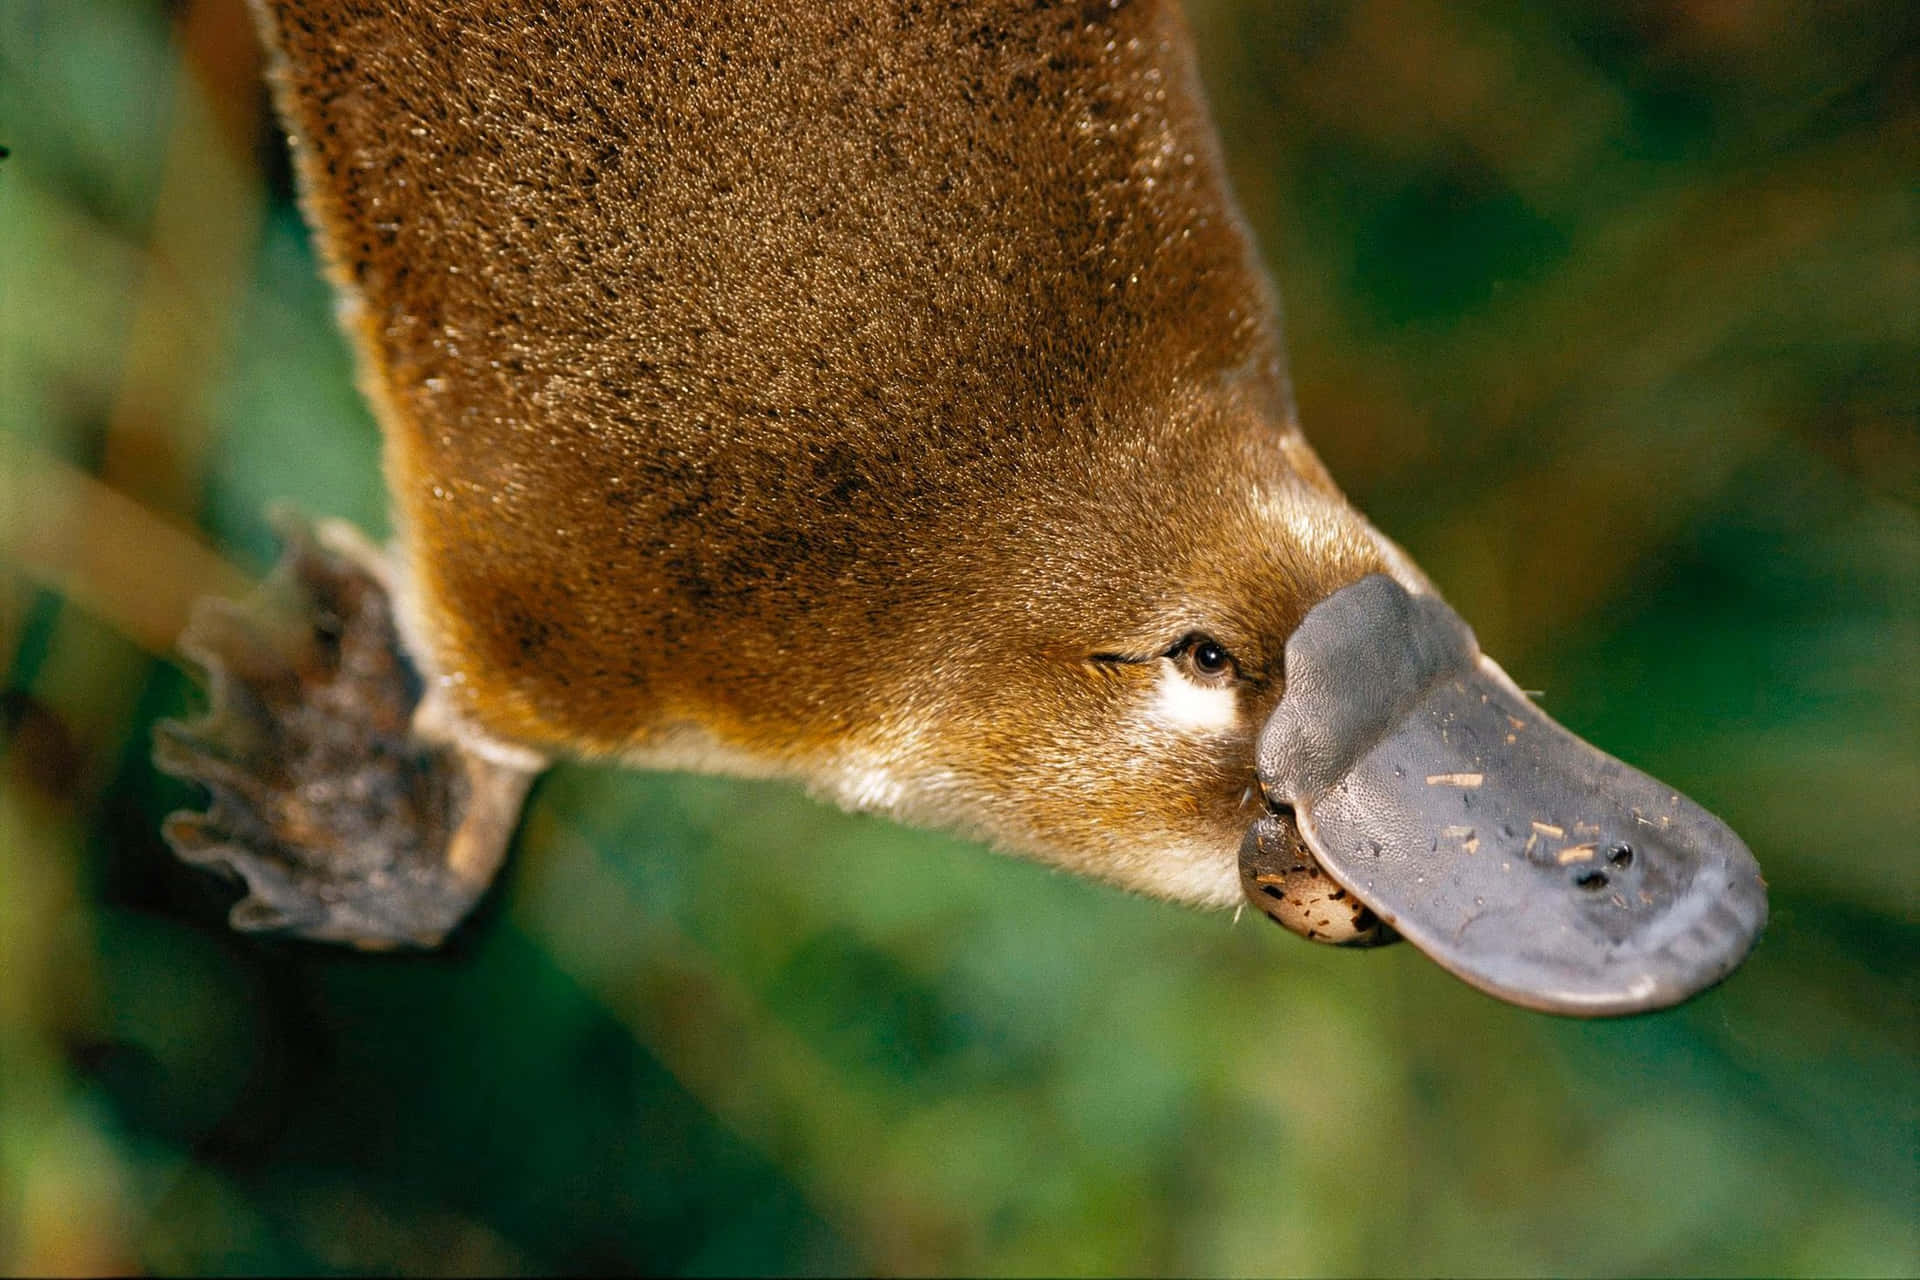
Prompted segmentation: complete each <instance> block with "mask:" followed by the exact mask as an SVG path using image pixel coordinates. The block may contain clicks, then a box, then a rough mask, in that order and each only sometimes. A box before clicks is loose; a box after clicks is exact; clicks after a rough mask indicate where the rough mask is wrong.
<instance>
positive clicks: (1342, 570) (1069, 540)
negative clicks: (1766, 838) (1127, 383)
mask: <svg viewBox="0 0 1920 1280" xmlns="http://www.w3.org/2000/svg"><path fill="white" fill-rule="evenodd" d="M1150 411H1152V412H1155V413H1157V414H1159V415H1160V424H1159V427H1158V429H1156V430H1154V431H1151V432H1145V433H1142V434H1145V435H1150V436H1152V437H1154V438H1155V439H1156V441H1157V446H1156V447H1155V448H1154V449H1153V450H1151V451H1145V452H1138V453H1129V452H1127V451H1121V452H1119V453H1114V452H1110V451H1101V450H1084V451H1083V450H1078V449H1075V450H1068V451H1065V452H1064V453H1062V454H1059V455H1056V456H1054V465H1059V466H1062V467H1067V468H1071V469H1073V470H1075V471H1077V472H1078V476H1077V479H1076V482H1075V483H1073V484H1070V485H1069V484H1060V483H1056V484H1052V485H1049V486H1047V487H1046V490H1045V491H1046V492H1047V493H1049V494H1051V495H1054V496H1053V497H1052V498H1051V499H1050V500H1049V501H1048V502H1047V503H1046V504H1045V505H1043V506H1038V507H1035V508H1033V509H1030V510H1024V511H1021V512H1020V513H1019V518H1017V519H1009V516H1010V515H1012V511H1011V508H1012V507H1014V506H1015V505H1017V500H1013V499H1003V500H1002V501H1001V502H999V503H996V504H995V506H994V510H995V514H996V518H997V520H998V521H999V523H1000V524H1001V526H1002V527H1004V528H1006V529H1008V530H1012V531H1017V534H1016V536H1012V537H1007V536H1004V535H999V534H996V532H994V531H993V530H989V529H980V530H977V531H976V533H975V536H974V538H973V539H972V540H971V545H972V546H973V548H974V549H973V552H972V554H971V556H970V557H969V561H970V564H971V567H972V570H973V574H974V575H977V576H972V577H970V578H968V579H963V581H966V582H968V583H969V585H968V586H967V587H966V588H965V590H964V599H963V601H960V602H956V604H957V605H958V607H961V608H964V610H965V611H966V616H967V617H968V618H969V619H972V620H975V621H976V622H977V624H978V625H977V626H975V627H973V628H970V634H969V635H967V636H966V637H965V638H964V640H963V641H962V642H961V643H960V644H957V645H953V646H949V647H947V648H945V649H944V651H943V653H942V654H941V656H940V657H939V658H936V659H934V660H933V661H932V662H931V664H930V667H931V670H932V672H933V673H935V676H934V678H933V679H932V680H930V681H925V682H920V683H919V684H918V688H919V689H920V696H919V697H917V698H909V699H907V700H906V701H905V702H904V703H903V704H902V712H903V715H904V718H902V719H900V720H899V721H897V722H896V725H895V732H896V733H898V735H899V738H898V740H899V741H901V742H904V743H908V744H912V745H913V747H914V748H915V750H914V751H913V753H912V754H913V755H914V756H915V757H916V758H915V759H914V760H913V761H912V763H909V762H908V761H907V759H905V758H902V759H901V760H900V763H901V765H902V766H904V767H903V768H901V769H900V771H899V772H898V774H897V775H896V774H889V773H885V772H884V771H879V770H876V771H872V772H868V773H865V774H862V775H860V776H859V777H858V779H857V780H856V788H858V787H860V786H864V787H867V788H869V791H868V792H867V793H866V794H864V795H862V794H859V793H858V792H857V790H856V793H855V794H852V795H851V796H849V797H848V798H850V799H853V800H854V801H855V802H856V803H857V802H861V801H867V802H872V801H876V800H878V801H881V802H883V803H886V804H889V805H890V806H891V807H895V808H898V809H900V810H903V811H905V812H907V813H909V814H913V813H916V811H917V813H918V816H922V817H930V818H935V819H939V820H944V821H946V822H948V823H957V824H961V825H967V826H971V827H973V828H975V829H977V830H981V831H983V832H984V833H986V834H987V835H989V836H990V837H992V838H994V839H996V840H998V841H999V842H1001V843H1003V844H1005V845H1007V846H1010V847H1012V848H1015V849H1019V850H1022V851H1027V852H1033V853H1038V854H1040V855H1041V856H1043V857H1046V858H1048V859H1050V860H1053V861H1056V862H1057V863H1059V864H1060V865H1062V866H1065V867H1067V868H1070V869H1072V870H1075V871H1078V872H1082V873H1086V874H1091V875H1095V876H1098V877H1100V878H1103V879H1107V880H1110V881H1114V882H1116V883H1119V884H1122V885H1125V886H1127V887H1129V888H1133V889H1136V890H1141V891H1144V892H1147V893H1152V894H1157V895H1160V896H1164V897H1168V898H1173V899H1178V900H1183V901H1188V902H1193V903H1197V904H1202V905H1210V906H1220V905H1227V904H1231V903H1234V902H1237V901H1239V900H1241V898H1242V896H1243V894H1244V895H1245V896H1247V897H1248V898H1250V899H1251V901H1253V902H1254V903H1255V904H1256V905H1258V906H1259V907H1261V909H1262V910H1264V911H1265V912H1266V913H1267V914H1268V915H1269V916H1271V917H1272V918H1273V919H1275V920H1276V921H1278V922H1279V923H1281V924H1283V925H1285V926H1286V927H1288V928H1290V929H1292V930H1293V931H1295V932H1297V933H1300V934H1301V935H1303V936H1305V937H1308V938H1311V939H1314V940H1317V941H1325V942H1334V943H1349V944H1363V945H1364V944H1370V943H1376V942H1383V941H1391V940H1393V939H1394V938H1395V937H1396V936H1404V937H1407V938H1409V939H1411V940H1412V941H1413V942H1415V944H1416V945H1418V946H1419V947H1420V948H1421V949H1422V950H1424V951H1426V952H1427V953H1428V954H1429V955H1431V956H1432V957H1433V958H1434V959H1436V960H1437V961H1439V962H1440V963H1441V964H1443V965H1444V966H1446V967H1447V968H1449V969H1450V970H1452V971H1454V972H1455V973H1457V974H1458V975H1459V976H1461V977H1463V978H1465V979H1467V980H1468V981H1470V982H1473V983H1474V984H1476V985H1478V986H1481V987H1483V988H1485V989H1487V990H1489V991H1491V992H1493V993H1494V994H1497V995H1500V996H1502V997H1503V998H1506V999H1509V1000H1512V1001H1514V1002H1516V1003H1520V1004H1523V1005H1528V1006H1531V1007H1535V1008H1540V1009H1545V1010H1552V1011H1558V1012H1569V1013H1586V1014H1605V1013H1624V1012H1632V1011H1636V1010H1641V1009H1648V1008H1656V1007H1661V1006H1664V1005H1667V1004H1671V1003H1674V1002H1676V1001H1678V1000H1681V999H1684V998H1685V997H1686V996H1688V995H1690V994H1692V993H1693V992H1695V991H1697V990H1699V989H1700V988H1701V987H1703V986H1706V985H1709V984H1711V983H1712V982H1715V981H1717V980H1718V979H1719V978H1721V977H1723V976H1724V975H1725V974H1726V973H1727V972H1729V971H1730V970H1731V969H1732V968H1733V967H1734V966H1735V965H1736V964H1738V962H1739V960H1740V959H1741V958H1742V957H1743V956H1744V955H1745V953H1746V950H1747V948H1748V947H1749V946H1750V945H1751V942H1752V940H1753V938H1754V936H1755V934H1756V933H1757V932H1758V930H1759V927H1760V926H1761V924H1762V923H1763V922H1764V919H1765V916H1766V900H1765V892H1764V887H1763V884H1762V881H1761V879H1760V876H1759V872H1758V868H1757V867H1756V866H1755V864H1754V862H1753V859H1752V857H1751V855H1750V854H1749V853H1748V852H1747V850H1746V848H1745V847H1744V846H1743V845H1742V844H1741V842H1740V840H1739V839H1738V837H1737V836H1735V835H1734V833H1733V832H1732V831H1730V830H1729V829H1728V828H1727V827H1726V826H1725V825H1724V824H1723V823H1721V822H1720V821H1719V820H1718V819H1716V818H1714V817H1713V816H1712V815H1711V814H1709V813H1707V812H1706V811H1705V810H1703V809H1701V808H1700V807H1699V806H1698V805H1695V804H1693V803H1692V802H1691V801H1689V800H1687V799H1685V798H1684V797H1682V796H1680V795H1679V794H1678V793H1676V792H1674V791H1672V790H1671V789H1669V788H1667V787H1666V786H1664V785H1663V784H1661V783H1659V782H1657V781H1655V780H1654V779H1651V778H1649V777H1647V776H1646V775H1644V774H1641V773H1639V772H1637V771H1635V770H1633V769H1630V768H1628V767H1627V766H1625V765H1624V764H1621V763H1620V762H1619V761H1617V760H1614V759H1612V758H1611V757H1609V756H1607V755H1605V754H1603V753H1602V752H1600V751H1598V750H1597V749H1595V748H1594V747H1592V746H1590V745H1588V744H1587V743H1585V742H1583V741H1581V740H1580V739H1579V738H1577V737H1575V736H1574V735H1572V734H1571V733H1569V732H1567V731H1566V730H1565V729H1563V728H1561V727H1560V726H1559V725H1557V724H1556V723H1555V722H1554V721H1552V720H1551V719H1549V718H1548V717H1547V716H1546V715H1544V714H1543V713H1542V712H1541V711H1540V710H1539V709H1538V708H1537V707H1535V706H1534V705H1533V704H1532V702H1530V701H1529V700H1528V699H1527V697H1526V696H1525V694H1524V693H1522V692H1521V691H1520V690H1519V689H1518V688H1517V687H1516V686H1515V685H1514V684H1513V682H1512V681H1511V680H1510V679H1508V677H1507V676H1506V674H1505V673H1504V672H1503V671H1502V670H1501V669H1500V668H1499V667H1498V666H1497V665H1496V664H1495V663H1494V662H1493V661H1492V660H1491V659H1489V658H1487V657H1485V656H1484V655H1482V654H1480V653H1479V651H1478V648H1477V645H1476V643H1475V641H1474V637H1473V634H1472V632H1471V631H1470V630H1469V629H1468V628H1467V626H1466V625H1465V624H1464V623H1463V622H1462V621H1461V620H1460V618H1459V617H1458V616H1457V615H1456V614H1454V613H1453V611H1452V610H1451V609H1449V608H1448V607H1447V606H1446V605H1445V603H1444V602H1442V601H1441V599H1440V598H1439V597H1438V596H1437V595H1436V594H1434V592H1433V590H1432V587H1431V586H1430V584H1428V583H1427V581H1426V580H1425V578H1424V576H1423V575H1421V574H1420V573H1419V571H1418V570H1417V569H1415V568H1414V567H1413V566H1412V565H1411V563H1410V562H1409V561H1408V560H1407V559H1406V557H1405V556H1404V555H1403V554H1402V553H1401V552H1400V551H1399V550H1398V548H1396V547H1395V546H1393V544H1391V543H1390V542H1388V541H1387V540H1386V539H1385V538H1384V537H1382V536H1381V535H1380V534H1379V533H1378V532H1377V531H1375V530H1374V529H1373V528H1372V527H1371V526H1370V525H1369V524H1368V523H1367V521H1366V520H1365V519H1364V518H1363V517H1362V516H1361V515H1360V514H1359V513H1358V512H1357V511H1355V510H1354V509H1353V508H1352V507H1351V506H1350V505H1349V504H1348V503H1347V502H1346V501H1345V500H1344V499H1343V498H1342V497H1341V496H1340V494H1339V492H1338V490H1337V489H1336V488H1335V487H1334V485H1333V484H1332V482H1331V481H1330V480H1329V479H1328V478H1327V475H1326V473H1325V471H1324V470H1323V469H1322V468H1321V467H1320V465H1319V463H1318V461H1317V460H1316V459H1315V458H1314V456H1313V454H1312V452H1311V450H1310V449H1309V448H1308V447H1307V446H1306V444H1305V442H1304V441H1303V440H1301V438H1300V437H1299V435H1298V434H1297V432H1295V431H1294V430H1293V429H1292V426H1291V422H1290V421H1289V420H1288V419H1287V418H1286V416H1285V413H1284V408H1283V406H1281V405H1279V404H1277V403H1276V402H1275V401H1273V400H1271V399H1264V400H1263V399H1262V398H1261V397H1259V396H1255V395H1250V394H1248V393H1247V392H1246V388H1245V387H1242V386H1236V385H1234V384H1232V383H1226V384H1221V383H1216V384H1214V385H1212V386H1208V387H1202V388H1195V389H1193V390H1192V391H1191V393H1189V394H1186V395H1182V396H1180V397H1178V398H1177V399H1175V400H1172V401H1169V402H1166V403H1162V404H1158V405H1155V406H1151V410H1150ZM1058 479H1061V477H1056V480H1058ZM1063 493H1064V494H1070V495H1072V496H1070V497H1066V498H1062V497H1060V496H1059V495H1061V494H1063ZM916 715H917V716H918V717H919V718H918V719H917V720H916V719H914V717H915V716H916ZM896 778H897V781H895V780H894V779H896ZM882 779H886V781H882ZM876 787H878V790H873V788H876Z"/></svg>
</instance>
